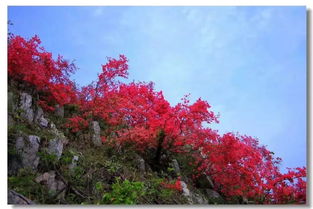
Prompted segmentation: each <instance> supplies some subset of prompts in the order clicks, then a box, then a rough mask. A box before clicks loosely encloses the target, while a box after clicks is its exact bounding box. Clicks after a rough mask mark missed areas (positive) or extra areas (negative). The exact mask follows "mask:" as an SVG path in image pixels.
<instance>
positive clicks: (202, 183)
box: [197, 174, 214, 189]
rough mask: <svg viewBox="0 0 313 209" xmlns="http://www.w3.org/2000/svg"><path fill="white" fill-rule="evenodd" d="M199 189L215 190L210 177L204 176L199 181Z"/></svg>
mask: <svg viewBox="0 0 313 209" xmlns="http://www.w3.org/2000/svg"><path fill="white" fill-rule="evenodd" d="M197 187H198V188H209V189H213V188H214V184H213V181H212V180H211V178H210V177H209V176H207V175H204V174H203V175H201V176H200V177H199V178H198V179H197Z"/></svg>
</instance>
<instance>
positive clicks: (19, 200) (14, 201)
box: [8, 190, 35, 205]
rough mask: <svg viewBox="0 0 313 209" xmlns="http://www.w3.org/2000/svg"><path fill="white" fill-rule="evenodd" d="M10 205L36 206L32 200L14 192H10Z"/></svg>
mask: <svg viewBox="0 0 313 209" xmlns="http://www.w3.org/2000/svg"><path fill="white" fill-rule="evenodd" d="M8 204H9V205H32V204H35V203H34V202H33V201H31V200H30V199H28V198H26V197H25V196H23V195H21V194H19V193H17V192H15V191H13V190H9V191H8Z"/></svg>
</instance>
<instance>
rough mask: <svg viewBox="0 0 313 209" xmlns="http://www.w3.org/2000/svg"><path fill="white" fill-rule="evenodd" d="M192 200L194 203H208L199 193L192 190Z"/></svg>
mask: <svg viewBox="0 0 313 209" xmlns="http://www.w3.org/2000/svg"><path fill="white" fill-rule="evenodd" d="M192 201H193V203H194V204H201V205H203V204H208V203H209V202H208V200H207V199H206V198H205V197H204V196H203V195H201V193H196V192H192Z"/></svg>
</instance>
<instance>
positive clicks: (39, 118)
mask: <svg viewBox="0 0 313 209" xmlns="http://www.w3.org/2000/svg"><path fill="white" fill-rule="evenodd" d="M34 121H35V122H36V123H38V124H39V125H40V126H41V127H43V128H47V127H48V124H49V121H48V120H47V119H46V118H45V117H44V113H43V110H42V108H41V107H38V108H37V110H36V113H35V117H34Z"/></svg>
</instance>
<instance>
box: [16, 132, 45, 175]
mask: <svg viewBox="0 0 313 209" xmlns="http://www.w3.org/2000/svg"><path fill="white" fill-rule="evenodd" d="M39 145H40V138H39V137H38V136H34V135H30V136H27V137H23V136H20V137H18V138H17V139H16V144H15V148H16V150H17V152H18V154H19V155H20V156H21V163H22V167H24V168H26V167H27V168H31V169H33V170H36V169H37V166H38V163H39V157H38V156H37V152H38V150H39Z"/></svg>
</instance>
